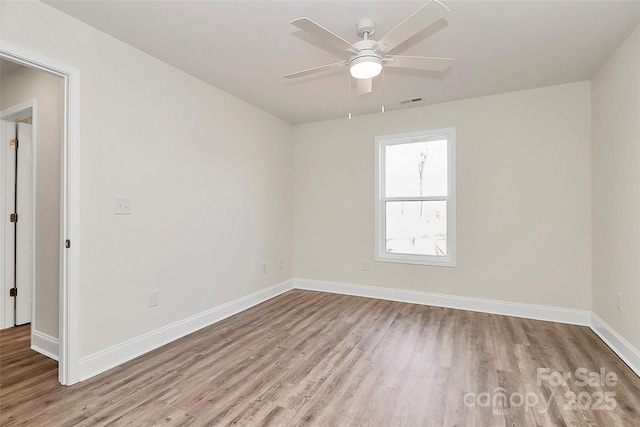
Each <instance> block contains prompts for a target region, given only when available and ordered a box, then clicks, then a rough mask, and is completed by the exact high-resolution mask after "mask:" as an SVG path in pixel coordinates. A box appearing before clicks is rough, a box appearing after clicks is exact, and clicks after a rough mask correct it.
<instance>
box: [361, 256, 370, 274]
mask: <svg viewBox="0 0 640 427" xmlns="http://www.w3.org/2000/svg"><path fill="white" fill-rule="evenodd" d="M362 271H369V261H367V260H366V259H365V260H364V261H362Z"/></svg>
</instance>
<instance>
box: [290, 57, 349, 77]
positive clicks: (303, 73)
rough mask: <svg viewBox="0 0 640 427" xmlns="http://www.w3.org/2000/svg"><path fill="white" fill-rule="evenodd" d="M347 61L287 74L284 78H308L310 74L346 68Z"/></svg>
mask: <svg viewBox="0 0 640 427" xmlns="http://www.w3.org/2000/svg"><path fill="white" fill-rule="evenodd" d="M347 64H348V62H347V61H340V62H334V63H333V64H327V65H321V66H320V67H314V68H309V69H308V70H302V71H296V72H295V73H291V74H287V75H285V76H282V77H284V78H285V79H295V78H297V77H302V76H306V75H309V74H314V73H319V72H322V71H328V70H333V69H335V68H340V67H344V66H345V65H347Z"/></svg>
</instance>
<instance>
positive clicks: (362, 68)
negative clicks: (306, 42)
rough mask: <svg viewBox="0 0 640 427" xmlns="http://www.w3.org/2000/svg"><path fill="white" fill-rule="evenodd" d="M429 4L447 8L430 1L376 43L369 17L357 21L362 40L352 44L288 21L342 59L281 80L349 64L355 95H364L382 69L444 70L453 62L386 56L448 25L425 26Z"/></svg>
mask: <svg viewBox="0 0 640 427" xmlns="http://www.w3.org/2000/svg"><path fill="white" fill-rule="evenodd" d="M430 4H436V5H439V6H442V7H444V8H445V9H447V7H446V6H444V5H443V4H442V3H440V2H439V1H438V0H430V1H429V2H428V3H426V4H424V5H423V6H422V7H421V8H420V9H418V10H417V11H415V12H414V13H413V14H411V15H410V16H409V17H408V18H407V19H405V20H404V21H402V22H401V23H400V24H398V25H397V26H396V27H395V28H394V29H392V30H391V31H389V32H388V33H387V34H386V35H385V36H383V37H382V38H381V39H379V40H377V41H376V40H373V39H370V38H369V37H371V36H372V35H373V34H374V33H375V24H374V22H373V20H372V19H368V18H364V19H361V20H360V21H359V22H358V26H357V29H358V35H359V36H360V37H362V40H359V41H357V42H355V43H353V44H351V43H349V42H348V41H346V40H344V39H343V38H342V37H340V36H338V35H336V34H334V33H332V32H331V31H329V30H327V29H326V28H324V27H323V26H321V25H319V24H317V23H315V22H314V21H312V20H311V19H309V18H298V19H294V20H293V21H291V24H293V25H295V26H296V27H298V28H300V29H301V30H303V31H306V32H307V33H309V34H311V35H313V36H316V37H318V38H320V39H322V40H324V41H325V42H328V43H329V44H330V45H332V46H333V47H337V48H338V49H340V50H341V51H344V57H345V60H343V61H340V62H335V63H332V64H327V65H322V66H320V67H314V68H309V69H307V70H302V71H297V72H295V73H291V74H287V75H285V76H284V77H285V78H287V79H294V78H297V77H303V76H306V75H309V74H314V73H319V72H324V71H329V70H333V69H336V68H340V67H344V66H346V65H348V66H349V71H350V73H351V75H352V76H353V77H354V78H356V79H358V93H359V94H363V93H368V92H371V79H372V78H373V77H376V76H377V75H378V74H380V72H381V71H382V67H397V68H409V69H415V70H424V71H445V70H446V69H447V68H449V67H450V66H451V64H452V62H453V59H452V58H437V57H430V56H402V55H390V54H389V53H390V52H391V51H393V50H394V49H396V48H397V47H399V46H400V45H401V44H402V43H404V42H406V41H407V40H409V39H410V38H411V37H413V36H415V35H416V34H418V33H420V32H421V31H423V30H426V29H427V28H430V27H431V28H433V30H434V31H433V32H435V31H438V30H440V29H442V28H443V27H444V26H446V25H447V21H446V20H445V19H444V18H440V19H438V20H436V21H435V22H432V23H431V24H430V25H428V24H427V23H429V22H431V20H430V19H429V18H433V16H429V15H430V14H431V13H432V10H431V8H428V7H427V6H429V5H430ZM447 10H448V9H447ZM330 52H332V51H330ZM332 53H333V52H332Z"/></svg>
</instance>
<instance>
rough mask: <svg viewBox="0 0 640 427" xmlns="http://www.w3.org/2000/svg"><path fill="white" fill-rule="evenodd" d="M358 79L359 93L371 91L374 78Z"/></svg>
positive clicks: (363, 93)
mask: <svg viewBox="0 0 640 427" xmlns="http://www.w3.org/2000/svg"><path fill="white" fill-rule="evenodd" d="M356 80H357V81H358V89H357V93H358V95H365V94H367V93H371V90H372V89H371V86H372V84H371V83H372V81H373V79H356Z"/></svg>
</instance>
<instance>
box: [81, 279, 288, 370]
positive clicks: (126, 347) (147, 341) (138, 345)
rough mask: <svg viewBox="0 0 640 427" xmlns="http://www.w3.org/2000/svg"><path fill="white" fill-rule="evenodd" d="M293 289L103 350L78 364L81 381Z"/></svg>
mask: <svg viewBox="0 0 640 427" xmlns="http://www.w3.org/2000/svg"><path fill="white" fill-rule="evenodd" d="M292 288H293V282H292V281H291V280H287V281H284V282H282V283H278V284H276V285H274V286H271V287H269V288H266V289H262V290H260V291H258V292H254V293H253V294H251V295H247V296H245V297H242V298H238V299H236V300H233V301H231V302H228V303H226V304H223V305H220V306H218V307H214V308H212V309H211V310H207V311H205V312H203V313H200V314H196V315H195V316H191V317H189V318H187V319H184V320H181V321H179V322H176V323H173V324H171V325H168V326H165V327H163V328H160V329H157V330H155V331H152V332H149V333H147V334H144V335H142V336H139V337H136V338H133V339H130V340H128V341H126V342H123V343H121V344H118V345H116V346H113V347H111V348H108V349H106V350H103V351H100V352H98V353H94V354H92V355H90V356H87V357H83V358H82V359H81V360H80V375H79V377H80V381H84V380H86V379H88V378H91V377H93V376H95V375H98V374H100V373H102V372H105V371H107V370H109V369H111V368H113V367H115V366H118V365H119V364H121V363H124V362H127V361H129V360H131V359H133V358H135V357H138V356H140V355H142V354H144V353H147V352H149V351H151V350H154V349H156V348H158V347H161V346H163V345H165V344H168V343H170V342H171V341H175V340H177V339H178V338H182V337H184V336H185V335H188V334H190V333H193V332H195V331H197V330H199V329H202V328H204V327H207V326H209V325H212V324H214V323H216V322H219V321H220V320H223V319H226V318H227V317H229V316H233V315H234V314H237V313H239V312H241V311H244V310H246V309H248V308H251V307H253V306H254V305H257V304H260V303H261V302H264V301H266V300H268V299H271V298H273V297H275V296H278V295H280V294H282V293H284V292H286V291H288V290H290V289H292Z"/></svg>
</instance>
